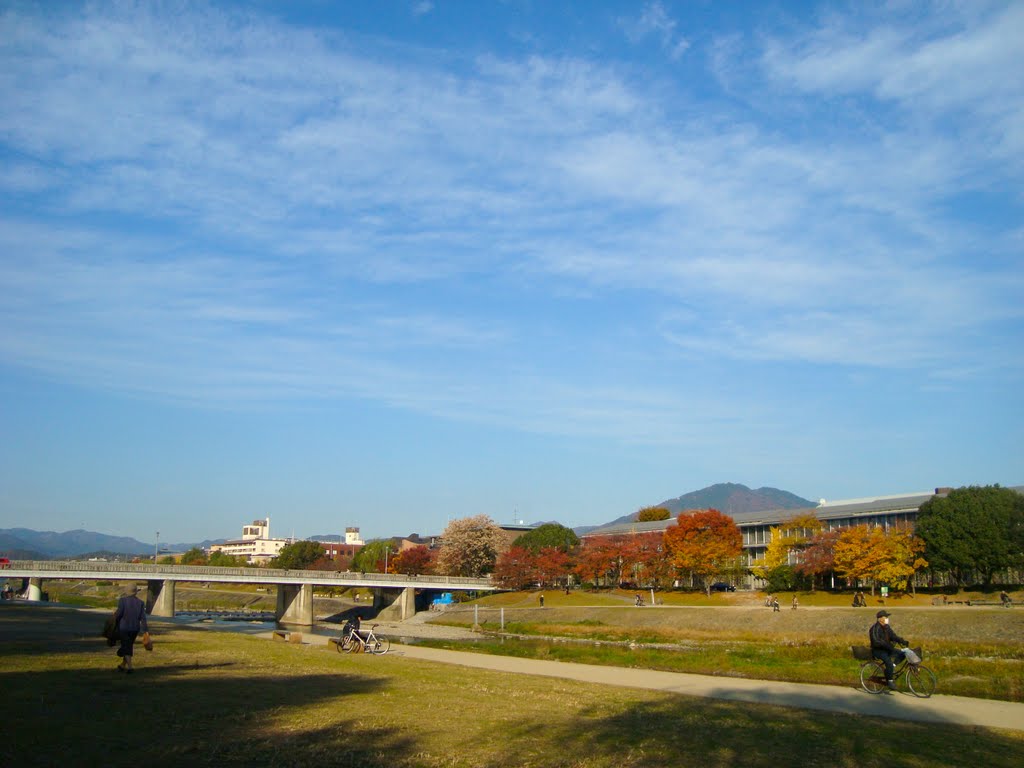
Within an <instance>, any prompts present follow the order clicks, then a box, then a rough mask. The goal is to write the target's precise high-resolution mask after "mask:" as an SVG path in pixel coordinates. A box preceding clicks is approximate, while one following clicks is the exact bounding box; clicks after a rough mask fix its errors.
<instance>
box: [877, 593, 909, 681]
mask: <svg viewBox="0 0 1024 768" xmlns="http://www.w3.org/2000/svg"><path fill="white" fill-rule="evenodd" d="M891 615H892V614H891V613H889V612H888V611H884V610H883V611H879V612H878V613H877V614H875V618H876V619H877V621H875V623H874V624H872V625H871V629H869V630H868V639H869V640H870V641H871V655H872V656H874V657H875V658H876V659H878V660H879V661H881V662H883V663H884V664H885V684H886V685H887V686H889V690H890V691H895V690H896V683H895V682H894V681H893V677H894V675H895V674H896V662H898V661H899V660H900V659H902V658H903V651H901V650H900V649H899V648H897V647H896V645H895V643H899V644H900V645H909V643H907V641H906V640H904V639H903V638H902V637H900V636H899V635H897V634H896V633H895V632H894V631H893V629H892V627H890V626H889V617H890V616H891Z"/></svg>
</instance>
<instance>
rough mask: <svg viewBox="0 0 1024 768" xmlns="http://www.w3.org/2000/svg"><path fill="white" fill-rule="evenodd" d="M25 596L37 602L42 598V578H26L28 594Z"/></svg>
mask: <svg viewBox="0 0 1024 768" xmlns="http://www.w3.org/2000/svg"><path fill="white" fill-rule="evenodd" d="M26 597H27V598H28V599H29V600H32V601H34V602H37V603H38V602H39V601H40V600H42V599H43V580H42V579H29V580H28V595H26Z"/></svg>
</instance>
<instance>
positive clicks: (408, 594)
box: [373, 587, 416, 621]
mask: <svg viewBox="0 0 1024 768" xmlns="http://www.w3.org/2000/svg"><path fill="white" fill-rule="evenodd" d="M394 592H398V595H397V597H395V599H394V600H393V601H392V602H391V604H390V605H388V606H387V607H385V608H382V609H381V610H380V611H379V612H378V614H377V615H378V616H379V617H382V618H388V619H392V620H395V621H405V620H406V619H410V618H412V617H413V616H415V615H416V587H404V588H399V589H397V590H395V589H383V588H382V589H375V590H373V607H374V608H378V607H379V605H381V606H382V605H384V604H385V599H384V594H385V593H388V594H393V593H394ZM378 600H379V601H380V602H379V605H378Z"/></svg>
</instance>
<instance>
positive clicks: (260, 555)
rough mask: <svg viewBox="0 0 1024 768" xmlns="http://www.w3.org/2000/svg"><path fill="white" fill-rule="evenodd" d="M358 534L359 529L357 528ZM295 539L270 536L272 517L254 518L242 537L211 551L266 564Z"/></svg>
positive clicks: (244, 527)
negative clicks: (264, 518)
mask: <svg viewBox="0 0 1024 768" xmlns="http://www.w3.org/2000/svg"><path fill="white" fill-rule="evenodd" d="M357 535H358V530H357ZM294 541H295V540H294V539H272V538H270V518H269V517H268V518H267V519H266V520H253V521H252V523H250V524H249V525H244V526H242V538H241V539H233V540H232V541H226V542H224V543H223V544H214V545H213V546H211V547H210V551H211V552H223V553H224V554H225V555H231V556H232V557H244V558H245V560H246V562H247V563H249V564H250V565H266V564H267V563H269V562H270V561H271V560H273V559H274V558H275V557H277V556H278V554H279V553H280V552H281V550H282V549H284V548H285V547H286V546H288V545H289V544H291V543H293V542H294Z"/></svg>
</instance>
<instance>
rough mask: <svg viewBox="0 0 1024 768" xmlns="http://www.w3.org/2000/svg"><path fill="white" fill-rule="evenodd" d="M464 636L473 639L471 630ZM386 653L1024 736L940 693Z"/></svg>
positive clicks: (1014, 722)
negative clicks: (999, 730)
mask: <svg viewBox="0 0 1024 768" xmlns="http://www.w3.org/2000/svg"><path fill="white" fill-rule="evenodd" d="M379 629H380V631H381V632H382V633H384V634H389V635H390V636H391V637H392V638H394V637H396V636H398V635H400V634H401V633H402V631H403V629H405V630H406V631H407V632H408V630H409V629H410V627H409V626H408V625H407V624H396V625H394V626H392V625H390V624H385V623H383V622H382V623H381V624H380V627H379ZM463 631H465V630H463ZM467 634H472V633H468V632H467ZM268 636H269V633H268ZM303 640H304V641H307V642H309V643H323V644H326V642H327V640H328V638H327V637H325V636H323V635H305V636H304V637H303ZM388 655H389V656H404V657H405V658H409V659H420V660H423V661H431V662H437V663H440V664H456V665H459V666H463V667H474V668H476V669H489V670H494V671H495V672H506V673H512V674H523V675H538V676H541V677H557V678H561V679H563V680H579V681H580V682H583V683H596V684H597V685H614V686H619V687H623V688H642V689H645V690H649V691H661V692H663V693H674V694H679V695H683V696H700V697H705V698H712V699H722V700H724V701H740V702H750V703H756V704H774V705H777V706H783V707H799V708H801V709H814V710H820V711H823V712H840V713H844V714H851V715H866V716H869V717H886V718H895V719H898V720H914V721H918V722H927V723H950V724H953V725H967V726H982V727H985V728H1006V729H1009V730H1015V731H1024V704H1017V703H1013V702H1008V701H992V700H989V699H971V698H967V697H964V696H943V695H941V694H935V695H934V696H932V697H931V698H930V699H919V698H917V697H916V696H914V695H913V694H910V693H904V692H897V693H894V694H891V695H890V694H885V693H883V694H877V695H871V694H869V693H865V692H864V691H862V690H861V689H860V687H859V686H858V687H853V686H852V685H851V686H850V687H849V688H843V687H840V686H835V685H811V684H807V683H782V682H776V681H772V680H749V679H745V678H739V677H714V676H711V675H691V674H684V673H680V672H659V671H656V670H649V669H626V668H623V667H603V666H598V665H594V664H575V663H567V662H564V661H542V660H537V659H521V658H515V657H512V656H492V655H490V654H485V653H472V652H469V651H449V650H442V649H439V648H426V647H423V646H419V645H399V644H398V643H394V642H393V643H392V646H391V651H390V653H389V654H388ZM384 658H387V657H384ZM382 661H383V659H382ZM941 685H942V681H941V680H940V681H939V686H940V689H941Z"/></svg>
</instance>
